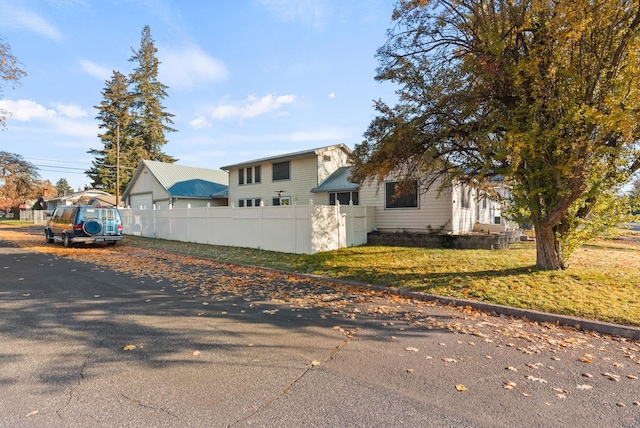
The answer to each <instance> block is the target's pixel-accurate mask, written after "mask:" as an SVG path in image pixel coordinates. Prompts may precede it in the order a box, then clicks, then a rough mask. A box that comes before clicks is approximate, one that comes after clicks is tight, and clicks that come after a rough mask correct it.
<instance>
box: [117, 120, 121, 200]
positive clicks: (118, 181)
mask: <svg viewBox="0 0 640 428" xmlns="http://www.w3.org/2000/svg"><path fill="white" fill-rule="evenodd" d="M119 207H120V121H119V120H118V121H117V122H116V208H119Z"/></svg>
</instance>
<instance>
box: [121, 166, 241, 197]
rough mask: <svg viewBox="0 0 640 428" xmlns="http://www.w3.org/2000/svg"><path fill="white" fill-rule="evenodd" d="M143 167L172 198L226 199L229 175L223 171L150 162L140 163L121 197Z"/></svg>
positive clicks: (126, 192)
mask: <svg viewBox="0 0 640 428" xmlns="http://www.w3.org/2000/svg"><path fill="white" fill-rule="evenodd" d="M143 166H146V167H147V168H148V169H149V171H150V172H151V173H152V174H153V176H154V177H155V178H156V179H157V180H158V182H159V183H160V185H161V186H162V187H164V188H165V190H166V191H167V192H168V193H169V195H171V196H172V197H183V198H194V199H211V198H212V197H213V195H215V197H216V198H226V197H227V194H228V189H229V174H227V173H226V172H225V171H221V170H215V169H207V168H196V167H193V166H184V165H176V164H174V163H165V162H158V161H150V160H143V161H141V162H140V165H139V166H138V169H137V170H136V172H135V174H134V176H133V178H132V179H131V182H130V183H129V186H127V189H126V190H125V191H124V193H123V197H125V196H126V195H127V194H128V193H129V188H130V186H131V185H132V184H133V183H134V182H135V180H136V179H137V178H138V176H139V175H140V173H141V171H142V169H143Z"/></svg>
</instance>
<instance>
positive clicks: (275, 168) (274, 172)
mask: <svg viewBox="0 0 640 428" xmlns="http://www.w3.org/2000/svg"><path fill="white" fill-rule="evenodd" d="M285 166H286V173H285ZM271 177H272V181H284V180H291V161H283V162H274V163H272V164H271Z"/></svg>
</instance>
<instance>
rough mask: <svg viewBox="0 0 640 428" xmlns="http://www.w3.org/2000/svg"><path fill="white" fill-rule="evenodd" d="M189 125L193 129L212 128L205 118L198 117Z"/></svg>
mask: <svg viewBox="0 0 640 428" xmlns="http://www.w3.org/2000/svg"><path fill="white" fill-rule="evenodd" d="M189 125H190V126H191V127H192V128H193V129H204V128H210V127H211V123H210V122H209V121H208V120H207V118H205V117H204V116H198V117H196V118H195V119H193V120H190V121H189Z"/></svg>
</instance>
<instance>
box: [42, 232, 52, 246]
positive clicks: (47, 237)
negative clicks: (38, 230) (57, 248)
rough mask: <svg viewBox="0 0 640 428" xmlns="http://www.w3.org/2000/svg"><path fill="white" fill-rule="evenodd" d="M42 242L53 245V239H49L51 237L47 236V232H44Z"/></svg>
mask: <svg viewBox="0 0 640 428" xmlns="http://www.w3.org/2000/svg"><path fill="white" fill-rule="evenodd" d="M44 241H45V242H46V243H47V244H53V238H52V237H51V235H49V232H47V231H46V230H45V231H44Z"/></svg>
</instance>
